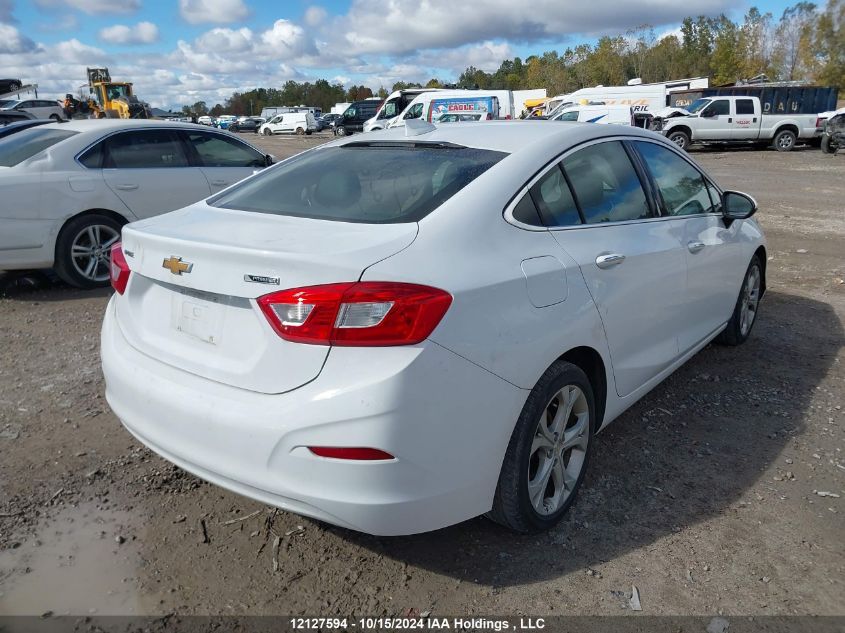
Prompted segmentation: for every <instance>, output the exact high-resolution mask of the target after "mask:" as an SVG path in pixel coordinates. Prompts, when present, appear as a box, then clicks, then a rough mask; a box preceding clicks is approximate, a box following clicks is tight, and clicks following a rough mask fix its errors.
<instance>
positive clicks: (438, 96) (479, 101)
mask: <svg viewBox="0 0 845 633" xmlns="http://www.w3.org/2000/svg"><path fill="white" fill-rule="evenodd" d="M501 93H510V91H509V90H443V91H437V92H426V93H423V94H420V95H417V96H416V97H415V98H414V100H413V101H411V102H410V103H409V104H408V107H406V108H405V110H404V111H403V112H402V113H401V114H400V115H399V116H397V117H396V118H394V119H393V121H391V123H390V125H389V126H388V127H390V128H395V127H403V126H404V125H405V121H407V120H408V119H418V120H422V121H428V122H429V123H430V122H432V121H436V120H437V119H438V118H439V117H441V116H442V115H443V114H447V113H450V112H451V113H459V112H463V113H482V114H484V118H485V119H487V118H488V116H487V115H488V114H489V115H490V116H489V118H490V119H502V118H511V115H510V112H509V111H508V110H505V111H503V108H502V102H501V101H500V99H499V95H500V94H501ZM505 96H506V97H507V96H508V95H507V94H506V95H505ZM512 103H513V101H512V99H511V100H510V101H509V102H507V104H511V105H512Z"/></svg>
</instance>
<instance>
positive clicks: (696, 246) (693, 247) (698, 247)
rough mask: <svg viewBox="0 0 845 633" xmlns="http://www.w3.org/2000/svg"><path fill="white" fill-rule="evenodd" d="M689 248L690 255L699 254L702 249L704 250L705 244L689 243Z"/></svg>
mask: <svg viewBox="0 0 845 633" xmlns="http://www.w3.org/2000/svg"><path fill="white" fill-rule="evenodd" d="M687 248H688V249H689V252H690V253H697V252H698V251H700V250H701V249H702V248H704V242H689V243H688V244H687Z"/></svg>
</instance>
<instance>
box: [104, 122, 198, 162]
mask: <svg viewBox="0 0 845 633" xmlns="http://www.w3.org/2000/svg"><path fill="white" fill-rule="evenodd" d="M187 166H188V157H187V156H186V155H185V150H184V148H183V147H182V142H181V140H180V139H179V135H178V133H177V132H176V131H175V130H137V131H133V132H122V133H120V134H115V135H114V136H111V137H109V138H108V139H107V141H106V159H105V161H104V164H103V167H106V168H112V169H161V168H165V167H166V168H169V167H187Z"/></svg>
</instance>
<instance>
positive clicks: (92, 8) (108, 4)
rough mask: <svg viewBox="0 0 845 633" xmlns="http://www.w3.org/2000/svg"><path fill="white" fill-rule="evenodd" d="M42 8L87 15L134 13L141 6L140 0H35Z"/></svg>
mask: <svg viewBox="0 0 845 633" xmlns="http://www.w3.org/2000/svg"><path fill="white" fill-rule="evenodd" d="M35 4H36V5H38V6H39V7H41V8H42V9H57V8H67V9H76V10H78V11H82V12H83V13H87V14H89V15H101V14H104V13H106V14H108V13H134V12H135V11H137V10H138V9H140V8H141V0H35Z"/></svg>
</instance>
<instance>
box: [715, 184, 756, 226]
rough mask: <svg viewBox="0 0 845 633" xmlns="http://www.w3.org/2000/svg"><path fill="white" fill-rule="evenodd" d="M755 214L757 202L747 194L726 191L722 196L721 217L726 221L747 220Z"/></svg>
mask: <svg viewBox="0 0 845 633" xmlns="http://www.w3.org/2000/svg"><path fill="white" fill-rule="evenodd" d="M755 213H757V201H756V200H755V199H754V198H752V197H751V196H749V195H748V194H747V193H740V192H739V191H726V192H725V193H724V194H723V195H722V215H723V216H724V217H725V218H726V219H728V220H747V219H748V218H750V217H751V216H752V215H754V214H755Z"/></svg>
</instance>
